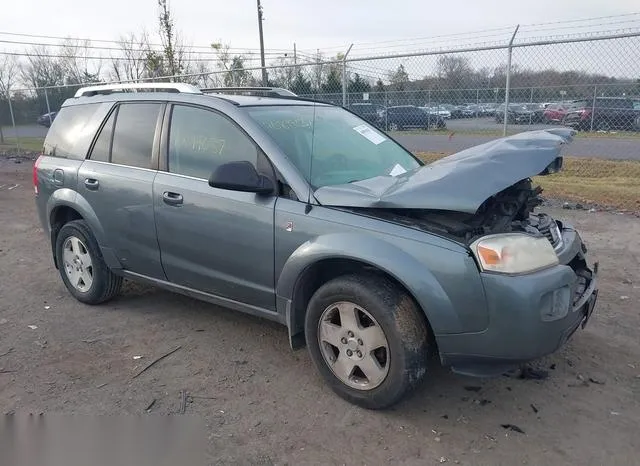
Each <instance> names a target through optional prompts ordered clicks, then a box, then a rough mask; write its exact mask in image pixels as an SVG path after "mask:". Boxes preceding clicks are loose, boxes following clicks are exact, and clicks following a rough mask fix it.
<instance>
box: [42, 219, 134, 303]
mask: <svg viewBox="0 0 640 466" xmlns="http://www.w3.org/2000/svg"><path fill="white" fill-rule="evenodd" d="M55 251H56V261H57V263H58V269H59V271H60V276H61V277H62V281H63V282H64V284H65V286H66V287H67V289H68V290H69V292H70V293H71V294H72V295H73V296H74V297H75V298H76V299H77V300H78V301H81V302H83V303H86V304H100V303H103V302H105V301H108V300H109V299H111V298H113V297H114V296H116V295H117V294H118V293H119V292H120V288H121V287H122V277H119V276H117V275H115V274H114V273H113V272H111V270H110V269H109V267H108V266H107V264H106V263H105V262H104V259H103V258H102V253H101V252H100V247H99V246H98V242H97V241H96V239H95V237H94V236H93V233H91V229H90V228H89V226H88V225H87V223H86V222H85V221H84V220H74V221H72V222H69V223H67V224H65V225H64V226H63V227H62V228H61V229H60V232H59V233H58V236H57V237H56V244H55Z"/></svg>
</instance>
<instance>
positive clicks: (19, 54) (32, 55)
mask: <svg viewBox="0 0 640 466" xmlns="http://www.w3.org/2000/svg"><path fill="white" fill-rule="evenodd" d="M0 55H11V56H16V57H42V58H74V59H79V60H122V61H136V60H138V61H142V60H144V58H132V57H105V56H88V55H87V56H82V55H64V54H42V53H36V54H34V53H27V52H5V51H0ZM253 60H257V59H256V58H247V59H246V60H245V61H249V62H250V61H253ZM182 61H184V62H213V61H215V59H214V58H191V57H187V58H183V59H182Z"/></svg>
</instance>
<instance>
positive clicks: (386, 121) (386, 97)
mask: <svg viewBox="0 0 640 466" xmlns="http://www.w3.org/2000/svg"><path fill="white" fill-rule="evenodd" d="M388 108H389V94H388V92H387V89H385V90H384V130H385V131H389V116H388V111H387V110H388Z"/></svg>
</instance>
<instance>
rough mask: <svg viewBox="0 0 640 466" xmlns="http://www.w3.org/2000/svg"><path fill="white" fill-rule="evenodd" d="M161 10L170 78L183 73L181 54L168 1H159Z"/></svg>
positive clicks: (161, 24) (164, 46)
mask: <svg viewBox="0 0 640 466" xmlns="http://www.w3.org/2000/svg"><path fill="white" fill-rule="evenodd" d="M158 7H159V8H160V18H159V19H160V40H161V41H162V46H163V49H164V50H163V52H164V58H165V59H166V71H167V73H169V75H170V76H175V75H177V74H180V73H181V72H182V67H181V65H182V64H181V63H180V61H181V60H180V56H179V55H180V54H179V53H177V51H176V34H175V31H174V29H173V17H172V16H171V10H170V9H169V4H168V1H167V0H158Z"/></svg>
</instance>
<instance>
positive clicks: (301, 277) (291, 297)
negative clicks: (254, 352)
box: [276, 235, 453, 349]
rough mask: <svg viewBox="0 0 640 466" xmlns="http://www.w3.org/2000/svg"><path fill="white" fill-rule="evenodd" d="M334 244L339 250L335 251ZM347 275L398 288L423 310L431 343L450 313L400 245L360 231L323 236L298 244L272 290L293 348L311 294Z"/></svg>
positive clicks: (447, 304) (298, 340) (429, 276)
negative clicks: (370, 276) (368, 277)
mask: <svg viewBox="0 0 640 466" xmlns="http://www.w3.org/2000/svg"><path fill="white" fill-rule="evenodd" d="M338 236H340V238H337V237H338ZM338 244H339V245H340V246H341V248H340V250H337V249H336V245H338ZM418 272H419V273H418ZM352 273H365V274H374V275H378V276H382V277H385V278H386V279H388V280H390V281H391V282H393V283H394V284H396V285H397V286H398V287H400V288H401V289H403V290H404V291H405V292H406V293H407V294H408V295H409V296H410V297H411V298H412V299H413V300H414V302H415V303H416V305H417V306H418V308H419V309H420V310H421V311H422V315H423V316H424V319H425V323H426V325H427V327H428V329H429V332H430V336H431V337H432V341H434V342H435V336H434V327H436V328H437V324H438V319H439V316H440V315H442V314H443V313H448V314H449V315H451V313H453V308H452V305H451V302H450V301H449V298H448V297H447V295H446V293H445V291H444V290H443V289H442V287H441V286H440V284H439V283H438V282H437V280H436V278H435V277H434V276H433V274H431V273H430V272H429V270H428V269H427V268H426V266H425V265H424V264H421V263H419V262H418V261H417V260H415V259H414V258H413V257H411V256H410V255H408V254H407V253H405V252H404V251H402V250H401V249H400V248H398V247H396V246H393V245H391V244H390V243H387V242H385V241H383V240H380V239H372V238H371V237H362V236H361V235H352V236H351V235H350V237H348V238H347V237H346V235H344V236H343V235H328V237H326V238H324V239H320V240H319V239H316V240H315V241H314V242H312V243H305V244H304V245H302V246H300V248H299V249H298V250H296V251H295V252H294V254H292V256H291V257H290V258H289V260H288V261H287V263H286V264H285V266H284V268H283V271H282V273H281V274H280V279H279V280H278V286H277V287H276V291H277V295H278V298H279V301H280V302H284V303H286V305H285V306H286V309H285V310H284V313H285V317H284V320H285V323H286V325H287V327H288V330H289V341H290V343H291V347H292V348H294V349H296V348H300V347H302V346H304V344H305V340H304V319H305V315H306V312H307V305H308V303H309V300H310V299H311V296H313V294H314V293H315V291H316V290H317V289H318V288H320V287H321V286H322V285H323V284H324V283H327V282H328V281H329V280H332V279H334V278H337V277H340V276H343V275H348V274H352Z"/></svg>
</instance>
